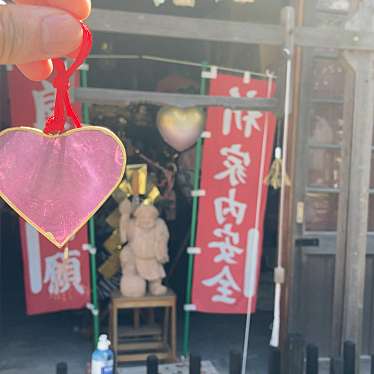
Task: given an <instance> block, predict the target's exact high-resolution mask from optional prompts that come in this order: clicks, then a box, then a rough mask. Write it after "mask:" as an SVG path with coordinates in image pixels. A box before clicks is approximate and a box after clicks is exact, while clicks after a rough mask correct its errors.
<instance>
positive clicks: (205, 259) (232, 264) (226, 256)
mask: <svg viewBox="0 0 374 374" xmlns="http://www.w3.org/2000/svg"><path fill="white" fill-rule="evenodd" d="M274 92H275V84H274V83H273V87H272V89H271V95H273V94H274ZM239 94H240V96H241V97H245V96H249V97H253V96H256V97H267V95H268V82H267V80H255V79H252V80H251V81H250V83H249V84H248V83H244V82H243V77H238V76H228V75H221V74H219V75H218V77H217V79H213V80H211V81H210V95H212V96H230V95H231V96H239ZM266 116H268V117H267V125H266ZM251 118H252V120H251ZM225 119H226V121H225ZM236 120H238V121H236ZM248 123H249V124H250V126H248ZM275 126H276V119H275V116H274V115H273V114H272V113H267V114H265V113H260V112H254V111H251V112H247V111H242V112H240V111H236V112H235V111H234V112H230V110H229V109H224V108H209V109H208V114H207V123H206V130H207V131H210V132H211V137H210V138H208V139H206V140H205V142H204V147H203V157H202V174H201V187H200V188H201V189H202V190H205V192H206V195H205V196H204V197H200V198H199V214H198V227H197V240H196V247H199V248H201V251H202V252H201V254H197V255H196V256H195V265H194V277H193V291H192V304H194V305H196V307H197V311H200V312H209V313H246V312H247V304H248V298H250V299H251V308H250V309H251V311H252V312H253V311H254V310H255V305H256V296H257V283H258V277H259V268H260V259H261V252H262V237H263V221H264V212H265V206H266V198H267V186H266V185H265V184H264V183H263V181H264V178H265V177H266V175H267V174H268V172H269V167H270V162H271V156H272V150H273V139H274V134H275ZM224 129H225V131H224ZM235 153H236V154H235ZM239 154H241V155H242V156H243V158H241V157H239V156H238V155H239ZM261 160H263V161H264V162H263V163H261ZM239 164H240V165H241V166H240V167H241V169H240V170H239V168H237V169H235V165H239ZM261 164H262V165H263V168H262V172H261V170H260V169H261ZM228 166H230V169H229V168H228ZM234 169H235V170H237V171H239V172H238V173H232V174H228V173H227V171H228V170H231V171H232V170H234ZM230 175H231V176H232V178H231V179H230ZM230 194H231V195H230ZM259 194H261V198H260V205H259V206H258V207H257V206H256V202H257V198H258V195H259ZM230 196H231V198H232V199H231V200H230V201H231V202H232V201H234V202H235V203H236V205H234V204H231V205H229V204H227V201H228V198H229V197H230ZM223 202H225V203H223ZM229 206H231V207H235V209H236V212H235V211H229V210H227V209H228V207H229ZM239 211H240V212H241V213H242V214H238V212H239ZM256 222H257V223H256ZM254 233H258V246H257V247H256V248H258V250H256V251H251V250H249V249H250V248H251V245H250V238H253V236H252V234H254ZM251 266H253V268H252V270H253V271H252V272H251V273H250V272H249V269H250V267H251ZM250 274H253V278H252V279H254V282H251V283H250V284H252V288H251V289H252V290H253V293H250V292H249V291H248V290H249V289H250V287H249V282H247V279H248V277H249V276H250ZM244 289H246V290H247V291H246V293H244ZM247 295H252V296H250V297H249V296H248V297H247Z"/></svg>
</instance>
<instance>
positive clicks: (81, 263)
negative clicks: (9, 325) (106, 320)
mask: <svg viewBox="0 0 374 374" xmlns="http://www.w3.org/2000/svg"><path fill="white" fill-rule="evenodd" d="M20 234H21V243H22V258H23V265H24V283H25V295H26V308H27V314H40V313H49V312H56V311H61V310H70V309H81V308H84V307H85V306H86V304H87V303H88V302H90V297H91V296H90V295H91V286H90V271H89V261H90V260H89V253H88V252H87V251H83V250H82V246H83V245H84V244H85V243H87V241H88V238H87V228H86V227H85V228H83V229H82V230H80V231H79V232H78V233H77V234H76V236H75V238H74V239H73V240H71V241H70V242H69V258H68V259H67V260H64V258H63V256H64V252H63V251H61V250H58V249H57V248H56V247H55V246H54V245H53V244H52V243H51V242H50V241H49V240H47V239H46V238H44V237H43V236H41V235H39V234H38V232H37V231H36V230H35V229H34V228H32V227H31V226H30V225H29V224H28V223H26V222H25V221H23V220H20ZM64 261H65V262H64Z"/></svg>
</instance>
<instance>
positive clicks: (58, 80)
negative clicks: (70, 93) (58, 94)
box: [53, 71, 70, 91]
mask: <svg viewBox="0 0 374 374" xmlns="http://www.w3.org/2000/svg"><path fill="white" fill-rule="evenodd" d="M64 73H65V74H64ZM64 73H60V74H57V75H56V77H55V79H54V80H53V87H54V88H56V90H60V91H67V90H68V89H69V88H70V80H69V77H68V76H67V74H66V71H65V72H64Z"/></svg>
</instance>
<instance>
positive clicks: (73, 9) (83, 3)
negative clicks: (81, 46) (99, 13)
mask: <svg viewBox="0 0 374 374" xmlns="http://www.w3.org/2000/svg"><path fill="white" fill-rule="evenodd" d="M16 3H17V4H28V5H47V6H52V7H55V8H59V9H63V10H66V11H68V12H69V13H71V14H73V15H74V16H75V17H76V18H78V19H86V18H87V17H88V16H89V14H90V12H91V1H90V0H16Z"/></svg>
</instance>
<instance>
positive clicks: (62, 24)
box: [41, 13, 82, 57]
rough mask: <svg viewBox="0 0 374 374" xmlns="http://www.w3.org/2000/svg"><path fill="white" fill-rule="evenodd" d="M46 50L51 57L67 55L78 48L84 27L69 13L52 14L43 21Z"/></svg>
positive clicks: (43, 37) (43, 38) (43, 41)
mask: <svg viewBox="0 0 374 374" xmlns="http://www.w3.org/2000/svg"><path fill="white" fill-rule="evenodd" d="M41 31H42V43H43V48H44V52H46V53H47V54H49V55H50V56H51V57H58V56H63V55H66V54H68V53H70V52H72V51H73V50H74V49H76V48H78V47H79V45H80V43H81V41H82V28H81V25H80V23H79V21H77V20H76V19H75V18H74V17H72V16H70V15H69V14H61V13H58V14H52V15H48V16H46V17H45V18H44V19H43V21H42V29H41Z"/></svg>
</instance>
